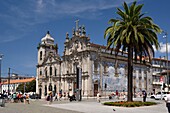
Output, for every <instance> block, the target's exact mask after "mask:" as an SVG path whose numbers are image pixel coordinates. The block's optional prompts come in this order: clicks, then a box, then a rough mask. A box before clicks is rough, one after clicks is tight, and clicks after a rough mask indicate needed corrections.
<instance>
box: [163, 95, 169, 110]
mask: <svg viewBox="0 0 170 113" xmlns="http://www.w3.org/2000/svg"><path fill="white" fill-rule="evenodd" d="M164 99H165V102H166V107H167V109H168V113H170V92H168V94H167V95H166V97H165V98H164Z"/></svg>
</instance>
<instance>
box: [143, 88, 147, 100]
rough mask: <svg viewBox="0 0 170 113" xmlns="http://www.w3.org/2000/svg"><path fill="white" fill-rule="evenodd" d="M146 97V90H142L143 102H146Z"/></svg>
mask: <svg viewBox="0 0 170 113" xmlns="http://www.w3.org/2000/svg"><path fill="white" fill-rule="evenodd" d="M146 97H147V93H146V91H143V102H146Z"/></svg>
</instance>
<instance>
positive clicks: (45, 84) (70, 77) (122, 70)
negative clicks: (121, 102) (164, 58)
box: [36, 21, 153, 97]
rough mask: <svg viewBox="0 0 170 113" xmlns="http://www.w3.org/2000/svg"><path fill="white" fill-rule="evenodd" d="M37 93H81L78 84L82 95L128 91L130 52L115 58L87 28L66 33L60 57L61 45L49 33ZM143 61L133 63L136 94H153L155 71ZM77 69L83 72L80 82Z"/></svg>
mask: <svg viewBox="0 0 170 113" xmlns="http://www.w3.org/2000/svg"><path fill="white" fill-rule="evenodd" d="M37 48H38V64H37V77H36V79H37V80H36V81H37V84H36V85H37V86H36V92H37V93H38V94H40V95H41V96H42V97H45V96H46V95H47V93H48V92H49V91H53V92H54V93H59V92H62V93H64V92H65V93H69V94H70V95H71V94H73V93H74V92H76V91H77V85H78V84H77V82H79V90H81V94H82V96H96V95H97V92H100V93H101V94H102V95H105V94H107V95H108V94H110V93H111V92H115V91H116V90H118V91H119V92H120V91H127V53H124V54H123V55H122V53H120V54H118V56H117V57H115V55H114V51H113V52H112V54H110V53H111V50H106V46H102V45H99V44H95V43H91V42H90V37H89V36H87V35H86V30H85V26H79V25H78V21H77V22H76V28H75V29H73V30H72V34H71V36H70V35H69V33H66V37H65V43H64V51H63V55H62V56H61V57H60V56H59V53H58V46H57V44H54V38H53V37H52V36H51V35H50V33H49V32H47V34H46V35H45V37H43V38H42V39H41V42H40V44H39V45H38V47H37ZM142 60H143V61H142V62H140V61H136V62H134V63H133V70H134V71H133V91H134V93H138V92H141V91H142V90H146V91H147V92H152V91H153V88H152V68H151V65H150V64H149V63H148V62H147V59H145V58H143V59H142ZM77 68H79V69H80V70H81V71H80V75H81V76H80V77H79V80H77V76H76V75H77Z"/></svg>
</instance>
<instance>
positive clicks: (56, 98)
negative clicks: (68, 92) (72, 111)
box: [54, 93, 58, 101]
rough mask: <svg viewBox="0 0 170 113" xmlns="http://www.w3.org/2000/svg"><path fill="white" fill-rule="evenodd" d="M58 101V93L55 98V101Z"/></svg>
mask: <svg viewBox="0 0 170 113" xmlns="http://www.w3.org/2000/svg"><path fill="white" fill-rule="evenodd" d="M56 100H57V101H58V93H56V94H55V98H54V101H56Z"/></svg>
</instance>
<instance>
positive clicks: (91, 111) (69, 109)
mask: <svg viewBox="0 0 170 113" xmlns="http://www.w3.org/2000/svg"><path fill="white" fill-rule="evenodd" d="M135 100H142V99H141V98H139V99H135ZM104 101H108V100H107V99H102V100H101V103H103V102H104ZM111 101H115V100H111ZM147 101H155V100H151V99H147ZM156 102H158V103H159V104H158V105H154V106H145V107H135V108H125V107H114V106H104V105H102V104H101V103H98V102H96V99H94V98H90V99H83V100H82V101H80V102H79V101H78V102H77V101H73V102H69V101H68V100H62V101H55V102H53V103H52V104H50V105H48V104H47V102H46V101H45V100H44V99H41V100H32V101H31V102H30V104H23V103H6V106H5V107H0V113H114V112H115V113H168V111H167V108H166V106H165V102H164V101H161V100H158V101H156ZM114 110H115V111H114Z"/></svg>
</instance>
